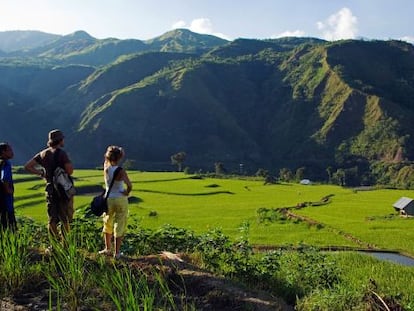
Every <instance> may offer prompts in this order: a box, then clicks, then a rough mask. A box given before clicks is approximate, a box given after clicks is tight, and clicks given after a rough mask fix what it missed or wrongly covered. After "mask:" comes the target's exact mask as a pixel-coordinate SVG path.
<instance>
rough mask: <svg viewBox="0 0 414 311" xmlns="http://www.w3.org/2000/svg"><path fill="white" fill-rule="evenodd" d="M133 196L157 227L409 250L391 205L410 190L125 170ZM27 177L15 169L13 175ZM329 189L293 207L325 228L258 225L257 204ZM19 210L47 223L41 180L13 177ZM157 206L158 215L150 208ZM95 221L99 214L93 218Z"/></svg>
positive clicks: (137, 210) (90, 180)
mask: <svg viewBox="0 0 414 311" xmlns="http://www.w3.org/2000/svg"><path fill="white" fill-rule="evenodd" d="M129 175H130V178H131V180H132V181H133V185H134V191H133V195H134V196H136V197H138V198H139V201H138V202H137V203H131V204H130V214H131V216H134V217H135V218H138V219H139V221H140V223H141V226H143V227H146V228H158V227H159V226H162V225H164V224H171V225H173V226H176V227H184V228H189V229H191V230H194V231H196V232H198V233H201V232H205V231H207V230H209V229H214V228H221V229H222V230H223V232H224V233H225V234H228V235H230V236H231V237H234V238H236V237H238V236H239V235H240V231H239V229H238V228H239V227H240V225H241V224H242V223H243V222H245V221H248V222H249V223H250V235H249V236H250V241H251V243H254V244H264V245H290V244H293V245H297V244H300V243H305V244H310V245H317V246H327V245H328V246H333V245H335V246H354V247H356V246H358V244H357V243H355V242H354V241H352V240H349V239H346V238H344V237H343V234H342V233H348V234H351V235H352V236H354V237H356V238H357V239H359V240H361V241H363V242H365V243H369V244H373V245H375V246H378V247H379V248H384V249H397V250H400V251H403V252H406V253H409V254H412V255H414V232H413V231H412V230H411V229H410V228H411V227H412V222H413V220H412V219H406V218H399V217H395V216H392V217H390V215H391V214H392V215H395V212H394V210H393V208H392V204H393V203H394V202H395V201H397V200H398V199H399V198H400V197H401V196H408V197H413V196H414V191H412V190H407V191H403V190H376V191H360V192H354V191H352V190H350V189H343V188H340V187H337V186H330V185H311V186H304V185H299V184H279V185H266V186H264V185H263V182H262V181H252V180H230V179H212V178H211V179H210V178H209V179H189V175H184V174H182V173H151V172H135V171H133V172H129ZM23 177H27V176H25V175H22V176H20V175H18V174H15V178H16V180H18V179H19V178H23ZM75 177H76V178H77V181H76V185H77V186H78V187H82V186H84V185H96V184H102V174H101V172H100V171H97V170H78V171H76V173H75ZM330 194H333V195H334V196H332V197H331V203H330V204H328V205H324V206H318V207H307V208H304V209H301V210H295V211H294V212H295V213H296V214H301V215H305V216H307V217H310V218H312V219H314V220H316V221H318V222H320V223H323V224H324V227H323V228H320V229H318V228H317V227H316V226H308V225H307V224H305V223H303V222H302V223H294V222H286V221H279V222H274V223H270V224H267V225H266V224H259V223H258V221H257V220H258V218H257V209H258V208H261V207H266V208H278V207H286V206H295V205H296V204H297V203H300V202H309V201H312V202H315V201H319V200H320V199H321V198H322V197H324V196H326V195H330ZM91 197H92V195H78V196H76V199H75V206H76V208H79V207H82V206H85V205H87V204H88V203H89V201H90V200H91ZM16 207H17V214H18V215H24V216H27V217H32V218H33V219H35V220H37V221H42V222H46V210H45V204H44V199H43V183H42V181H41V180H33V181H25V182H17V183H16ZM151 211H156V212H157V214H158V215H157V216H156V217H150V216H149V213H150V212H151ZM97 221H99V220H97Z"/></svg>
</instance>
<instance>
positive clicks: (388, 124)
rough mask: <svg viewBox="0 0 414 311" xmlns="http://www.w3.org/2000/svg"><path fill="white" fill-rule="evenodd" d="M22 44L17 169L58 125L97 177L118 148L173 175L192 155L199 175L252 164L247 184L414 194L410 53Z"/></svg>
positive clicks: (15, 106) (14, 67) (376, 44)
mask: <svg viewBox="0 0 414 311" xmlns="http://www.w3.org/2000/svg"><path fill="white" fill-rule="evenodd" d="M3 35H4V34H2V33H0V41H1V39H2V38H3V37H2V36H3ZM28 42H31V41H30V40H29V41H28ZM23 45H24V44H23ZM3 46H4V45H2V43H1V42H0V47H3ZM7 46H9V47H10V46H13V45H12V43H10V41H9V42H8V43H7ZM16 46H17V45H16ZM24 46H25V48H24V49H20V50H19V49H15V48H9V49H4V50H3V51H2V52H1V53H0V106H1V114H2V115H5V116H7V117H6V118H3V116H2V120H5V121H2V122H1V123H0V136H1V139H3V140H6V139H7V140H9V141H11V142H13V145H14V147H15V150H16V159H15V161H16V162H20V163H21V162H22V161H24V160H26V159H27V157H28V156H30V155H31V154H32V153H33V152H34V151H36V150H37V149H39V148H40V147H42V146H44V144H45V142H46V135H47V132H48V130H49V129H51V128H55V127H59V128H61V129H63V130H64V131H65V133H66V135H67V140H66V142H67V150H68V151H69V152H70V154H71V157H72V158H73V160H74V162H75V164H76V166H78V167H94V166H99V165H100V164H101V162H102V155H103V152H104V150H105V148H106V146H107V145H109V144H119V145H122V146H124V147H125V148H126V151H127V158H128V159H129V160H132V161H135V162H133V163H135V164H134V165H135V166H136V168H138V169H172V168H173V167H172V166H171V163H170V156H171V155H172V154H175V153H177V152H179V151H185V152H186V154H187V157H186V160H185V163H184V166H189V167H190V170H193V171H198V170H199V169H202V170H204V171H206V170H207V171H214V164H215V163H217V162H221V163H222V165H223V166H224V167H225V168H226V169H227V170H228V171H230V172H232V171H238V170H239V164H240V163H242V164H244V169H245V170H246V171H247V172H249V173H255V172H256V171H257V170H258V169H259V168H264V169H267V170H269V171H270V172H271V174H278V172H279V170H280V169H281V168H288V169H290V170H291V171H292V172H293V173H295V172H296V171H297V170H298V169H299V170H300V171H301V172H302V173H303V172H304V174H305V175H306V177H308V178H312V179H323V180H327V179H328V178H329V179H331V180H335V181H336V182H340V183H345V184H347V185H358V184H371V183H374V182H382V183H387V184H395V185H399V186H401V185H403V186H411V185H414V183H413V181H414V179H413V178H414V175H413V174H412V171H413V166H412V162H411V161H412V159H413V158H414V147H413V145H414V144H413V143H414V142H413V138H414V133H413V132H414V127H413V125H412V123H413V122H412V121H413V120H414V119H413V112H414V103H413V98H414V48H413V46H412V45H410V44H408V43H404V42H400V41H360V40H347V41H338V42H325V41H322V40H318V39H314V38H281V39H272V40H252V39H238V40H235V41H231V42H229V41H225V40H222V39H219V38H216V37H212V36H207V35H200V34H195V33H192V32H190V31H188V30H183V29H179V30H175V31H172V32H168V33H166V34H164V35H162V36H160V37H157V38H154V39H152V40H147V41H140V40H118V39H103V40H98V39H94V38H92V37H91V36H89V35H88V34H87V33H85V32H82V31H80V32H76V33H74V34H72V35H69V36H63V37H59V38H53V39H52V40H50V41H47V42H46V43H44V44H33V48H30V46H29V44H26V45H24ZM28 46H29V48H28ZM412 183H413V184H412Z"/></svg>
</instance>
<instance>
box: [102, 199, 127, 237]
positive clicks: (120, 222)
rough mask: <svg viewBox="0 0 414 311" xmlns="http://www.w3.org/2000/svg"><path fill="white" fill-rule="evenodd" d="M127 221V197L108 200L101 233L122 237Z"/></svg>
mask: <svg viewBox="0 0 414 311" xmlns="http://www.w3.org/2000/svg"><path fill="white" fill-rule="evenodd" d="M127 219H128V197H127V196H123V197H120V198H108V212H107V213H105V214H104V216H103V222H104V225H103V230H102V231H103V232H104V233H109V234H113V235H114V237H115V238H117V237H123V236H124V234H125V231H126V225H127Z"/></svg>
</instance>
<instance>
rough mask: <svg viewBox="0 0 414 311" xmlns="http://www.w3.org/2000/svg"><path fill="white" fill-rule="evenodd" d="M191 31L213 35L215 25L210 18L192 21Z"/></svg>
mask: <svg viewBox="0 0 414 311" xmlns="http://www.w3.org/2000/svg"><path fill="white" fill-rule="evenodd" d="M190 30H191V31H194V32H197V33H204V34H212V33H213V24H212V23H211V21H210V19H208V18H197V19H193V20H192V21H191V25H190Z"/></svg>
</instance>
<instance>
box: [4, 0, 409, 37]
mask: <svg viewBox="0 0 414 311" xmlns="http://www.w3.org/2000/svg"><path fill="white" fill-rule="evenodd" d="M413 15H414V1H413V0H342V1H340V0H255V1H252V0H237V1H234V0H147V1H141V0H0V31H6V30H40V31H44V32H48V33H53V34H61V35H67V34H70V33H73V32H74V31H77V30H84V31H86V32H88V33H89V34H90V35H92V36H94V37H96V38H99V39H103V38H109V37H115V38H119V39H127V38H134V39H140V40H146V39H151V38H154V37H156V36H159V35H161V34H163V33H165V32H167V31H169V30H172V29H174V28H188V29H190V30H192V31H194V32H198V33H206V34H212V35H216V36H219V37H222V38H225V39H228V40H234V39H236V38H256V39H265V38H276V37H281V36H301V37H302V36H306V37H317V38H322V39H327V40H338V39H349V38H366V39H381V40H388V39H401V40H405V41H409V42H412V43H414V22H413V20H414V18H413Z"/></svg>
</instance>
